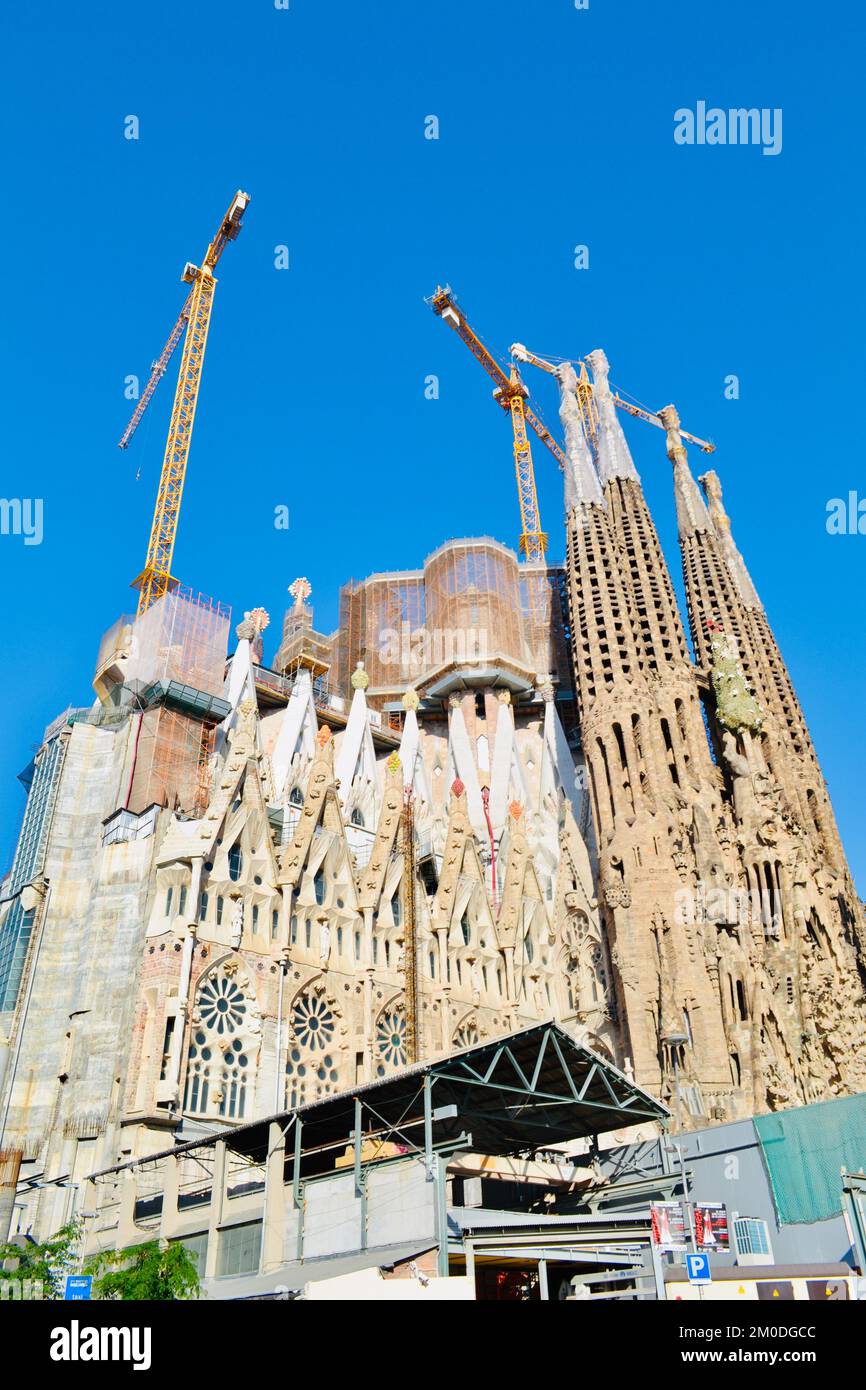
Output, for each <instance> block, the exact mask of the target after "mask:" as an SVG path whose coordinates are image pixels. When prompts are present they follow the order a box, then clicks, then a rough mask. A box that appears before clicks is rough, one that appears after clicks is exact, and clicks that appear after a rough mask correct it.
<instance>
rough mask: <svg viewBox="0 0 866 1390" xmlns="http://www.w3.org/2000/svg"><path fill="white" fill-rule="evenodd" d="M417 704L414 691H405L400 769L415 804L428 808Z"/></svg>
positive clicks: (428, 796) (427, 790)
mask: <svg viewBox="0 0 866 1390" xmlns="http://www.w3.org/2000/svg"><path fill="white" fill-rule="evenodd" d="M419 703H420V701H419V699H418V695H417V693H416V692H415V691H414V690H407V691H406V694H405V695H404V696H403V708H404V710H405V711H406V713H405V716H404V719H403V734H402V737H401V739H400V754H399V756H400V767H401V770H402V775H403V786H404V787H411V788H412V790H413V792H414V793H415V801H416V804H418V805H423V806H429V805H430V791H429V788H428V786H427V776H426V773H425V771H424V759H423V758H422V756H421V729H420V727H419V725H418V716H417V714H416V713H415V711H416V710H417V708H418V705H419Z"/></svg>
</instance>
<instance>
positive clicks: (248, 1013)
mask: <svg viewBox="0 0 866 1390" xmlns="http://www.w3.org/2000/svg"><path fill="white" fill-rule="evenodd" d="M242 980H243V977H240V978H239V977H238V972H237V969H236V968H234V969H230V970H227V969H224V968H219V969H217V970H214V971H212V972H211V973H210V974H209V975H206V976H205V978H204V980H203V981H202V983H201V984H200V985H199V988H198V991H197V994H196V1008H195V1018H196V1022H195V1023H194V1025H193V1029H192V1034H191V1037H190V1043H189V1050H188V1053H187V1071H186V1088H185V1091H184V1101H183V1106H184V1110H187V1111H189V1112H190V1113H192V1114H194V1115H210V1116H219V1117H220V1118H221V1119H225V1120H242V1119H244V1118H245V1116H246V1114H247V1112H248V1109H249V1105H248V1100H249V1088H250V1085H251V1081H252V1076H253V1069H254V1065H255V1060H256V1055H255V1054H256V1052H257V1051H258V1037H257V1035H258V1023H257V1021H256V1020H255V1019H254V1010H253V1008H252V1006H251V1004H250V1001H249V999H248V998H247V994H246V992H245V990H244V988H243V984H242Z"/></svg>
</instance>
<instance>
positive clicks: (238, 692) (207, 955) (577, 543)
mask: <svg viewBox="0 0 866 1390" xmlns="http://www.w3.org/2000/svg"><path fill="white" fill-rule="evenodd" d="M592 361H593V371H594V387H595V394H596V399H597V403H598V407H599V430H598V436H597V439H596V440H595V441H593V447H590V443H589V442H588V440H587V438H586V437H585V435H584V431H583V425H582V420H581V414H580V410H579V408H578V403H577V398H576V396H575V392H574V385H575V383H574V379H573V377H572V376H571V375H570V369H568V368H565V369H563V370H562V372H561V381H560V389H561V418H562V423H563V427H564V430H565V435H566V445H567V454H568V460H569V463H568V468H567V470H566V478H565V506H566V550H567V558H566V564H565V567H564V568H556V567H546V566H541V567H540V566H536V567H530V566H527V565H525V564H519V563H518V561H517V558H516V556H515V555H514V554H513V553H512V552H511V551H509V550H508V549H507V548H506V547H504V546H501V545H500V544H499V543H498V542H496V541H493V540H490V539H487V538H481V539H475V540H466V541H453V542H449V543H448V544H447V545H445V546H443V547H441V549H440V550H439V551H437V552H435V554H434V555H433V556H431V557H429V558H428V560H427V561H426V562H425V565H424V567H423V568H422V569H420V570H417V571H411V572H400V573H393V574H389V575H373V576H371V577H370V578H369V579H368V580H366V581H364V583H363V584H361V585H351V586H348V587H347V589H346V590H345V591H344V598H345V603H344V605H342V606H341V622H340V630H339V631H338V632H336V633H334V634H332V635H330V636H327V635H325V634H321V633H317V632H316V631H315V630H314V629H313V625H312V611H311V609H310V608H309V607H308V605H307V602H306V600H307V598H308V597H309V593H310V589H309V585H308V584H307V583H306V581H297V582H296V583H295V584H294V585H293V586H292V593H293V597H294V600H295V601H294V606H293V607H292V608H290V609H289V611H288V612H287V614H286V619H285V623H284V627H283V633H282V641H281V644H280V646H279V649H278V652H277V654H276V656H275V657H274V659H273V660H274V665H273V666H272V667H267V666H265V665H264V663H263V632H264V630H265V628H266V626H267V615H266V614H264V612H263V611H262V610H260V609H255V610H252V611H251V612H250V613H248V614H247V615H246V617H245V620H244V622H243V623H242V624H240V626H239V627H238V628H237V640H236V645H235V647H234V650H233V652H232V653H231V655H230V656H227V647H226V639H227V636H228V631H229V629H228V619H227V616H226V615H224V614H223V613H222V611H221V610H219V609H218V608H214V607H213V606H210V607H208V606H206V605H205V606H203V605H202V604H201V602H200V601H199V600H195V599H194V598H193V597H191V596H186V595H183V594H181V593H175V594H169V595H167V596H165V598H163V599H161V600H160V601H159V603H158V604H157V605H156V606H155V608H154V609H152V610H150V612H148V613H147V614H145V615H144V617H143V618H139V619H138V620H136V621H131V620H121V621H120V623H118V624H116V625H115V627H114V628H113V629H111V631H110V633H109V634H106V638H105V639H104V641H103V645H102V647H101V649H100V655H99V661H98V666H97V673H96V679H95V682H94V684H95V689H96V692H97V700H96V703H95V705H94V706H93V707H91V708H89V709H84V710H72V711H66V712H64V715H63V716H61V717H60V718H59V719H58V720H55V721H54V723H53V724H52V725H51V726H50V727H49V729H48V730H46V733H45V736H44V739H43V742H42V745H41V747H40V750H39V752H38V754H37V756H36V758H35V760H34V764H33V766H32V767H31V769H29V770H28V774H27V778H26V781H27V785H28V788H29V790H28V801H27V808H26V811H25V816H24V823H23V827H22V832H21V839H20V842H19V846H18V851H17V853H16V856H15V860H14V863H13V867H12V870H11V872H10V874H9V875H8V877H7V879H6V880H5V881H4V883H3V885H2V890H0V1009H2V1012H0V1025H2V1032H3V1035H4V1048H3V1053H2V1058H3V1063H4V1071H3V1079H2V1081H0V1106H2V1114H3V1117H4V1119H3V1139H2V1152H0V1223H2V1222H5V1223H8V1222H9V1220H10V1217H11V1214H12V1210H13V1206H15V1205H17V1208H18V1215H17V1217H16V1221H17V1228H19V1229H28V1228H29V1229H32V1230H33V1231H34V1232H36V1233H37V1234H45V1233H47V1232H49V1231H50V1230H53V1229H56V1228H57V1226H58V1225H60V1224H61V1222H62V1221H63V1220H64V1219H65V1217H66V1216H67V1215H68V1213H69V1209H70V1208H69V1202H70V1197H69V1193H70V1191H71V1190H72V1189H71V1188H70V1187H69V1186H66V1187H58V1186H46V1185H45V1182H46V1181H49V1182H50V1181H52V1180H56V1179H58V1178H65V1179H67V1180H68V1182H69V1183H71V1184H75V1183H79V1182H80V1181H81V1179H82V1178H83V1177H85V1176H86V1175H87V1174H88V1173H91V1172H93V1171H96V1170H99V1169H101V1168H104V1167H108V1166H110V1165H112V1164H115V1163H118V1162H122V1161H124V1160H125V1159H127V1158H131V1157H137V1156H140V1155H143V1154H147V1153H151V1152H158V1151H160V1150H162V1149H165V1148H166V1147H167V1146H168V1145H169V1144H170V1143H171V1142H172V1139H173V1138H176V1139H178V1140H180V1139H184V1138H190V1137H195V1136H196V1135H198V1134H201V1133H202V1131H203V1130H213V1129H218V1128H220V1127H222V1126H229V1125H235V1124H238V1123H241V1122H243V1121H245V1120H250V1119H254V1118H258V1117H261V1116H264V1115H268V1114H272V1113H275V1112H278V1111H282V1110H284V1109H286V1108H292V1107H295V1106H298V1105H302V1104H305V1103H308V1102H310V1101H313V1100H316V1099H318V1098H321V1097H323V1096H328V1095H331V1094H334V1093H336V1092H338V1091H348V1090H351V1088H352V1087H353V1086H355V1085H357V1084H358V1083H363V1082H367V1081H371V1080H375V1079H376V1078H377V1077H380V1076H383V1075H386V1074H388V1073H389V1072H392V1071H394V1070H396V1069H399V1068H402V1067H405V1066H407V1065H410V1064H411V1063H412V1062H413V1061H415V1060H418V1059H424V1058H430V1057H433V1056H436V1055H441V1054H442V1053H445V1052H448V1051H450V1050H453V1049H458V1048H461V1047H465V1046H468V1045H470V1044H472V1043H473V1042H476V1041H478V1040H482V1039H487V1038H492V1037H496V1036H499V1035H502V1034H505V1033H508V1032H511V1031H514V1030H515V1029H518V1028H520V1027H522V1026H525V1025H528V1024H531V1023H533V1022H536V1021H538V1020H541V1019H546V1018H551V1017H553V1018H556V1019H557V1020H560V1021H561V1022H562V1023H563V1024H564V1025H565V1026H566V1027H568V1028H569V1029H571V1030H572V1031H573V1032H574V1033H575V1034H576V1035H577V1036H578V1037H580V1038H581V1039H582V1040H584V1041H586V1042H587V1043H588V1044H589V1046H591V1047H592V1048H594V1049H595V1050H596V1051H598V1052H599V1053H601V1054H602V1055H604V1056H605V1057H606V1058H607V1059H609V1060H611V1061H612V1062H614V1063H615V1064H616V1065H618V1066H620V1067H621V1068H622V1069H623V1070H625V1071H627V1072H629V1073H630V1074H632V1075H633V1076H634V1078H635V1080H636V1081H637V1082H638V1084H640V1085H641V1086H643V1087H645V1088H646V1089H648V1090H650V1091H652V1092H653V1093H655V1094H657V1095H660V1096H661V1097H662V1098H663V1099H664V1100H665V1101H666V1102H667V1103H668V1104H669V1106H670V1107H671V1109H672V1111H673V1114H674V1122H675V1124H676V1125H678V1126H681V1127H687V1126H689V1125H705V1124H706V1123H707V1122H708V1121H712V1120H714V1119H715V1120H719V1121H721V1120H726V1119H732V1118H736V1117H740V1116H745V1115H749V1114H752V1113H755V1112H759V1111H764V1110H768V1109H774V1108H779V1107H783V1106H785V1105H791V1104H797V1103H801V1102H804V1101H807V1100H813V1099H818V1098H824V1097H829V1096H833V1095H839V1094H846V1093H850V1092H852V1091H855V1090H858V1089H862V1088H864V1086H866V994H864V983H863V981H864V973H863V972H864V956H863V952H864V945H866V940H864V933H863V918H862V909H861V906H860V904H859V902H858V899H857V897H856V894H855V891H854V886H853V883H852V881H851V877H850V874H849V872H848V870H847V867H846V863H845V858H844V853H843V850H842V846H841V843H840V840H839V835H838V832H837V830H836V826H835V822H834V818H833V812H832V808H831V806H830V802H829V798H828V795H827V791H826V787H825V784H824V781H823V778H822V775H821V771H820V768H819V765H818V762H817V759H816V756H815V752H814V750H813V747H812V744H811V740H810V737H809V731H808V728H807V725H806V722H805V719H804V716H803V713H802V711H801V709H800V706H799V704H798V701H797V697H796V694H795V692H794V689H793V686H792V684H791V680H790V677H789V676H788V673H787V670H786V668H785V665H784V662H783V660H782V657H781V654H780V652H779V650H778V648H777V646H776V643H775V640H774V638H773V634H772V631H771V629H770V627H769V624H768V622H767V618H766V615H765V613H764V610H763V608H762V606H761V603H760V601H759V599H758V596H757V593H756V591H755V588H754V586H753V584H752V582H751V580H750V578H749V575H748V572H747V570H746V567H745V564H744V562H743V560H742V557H741V556H740V554H739V552H738V550H737V548H736V545H735V544H734V541H733V538H732V534H731V528H730V523H729V520H728V517H727V515H726V513H725V511H724V506H723V502H722V492H721V487H720V485H719V481H718V479H717V477H716V475H715V474H714V473H708V474H707V475H706V476H705V477H704V478H703V479H702V480H701V481H702V484H703V493H701V491H700V490H699V488H698V486H697V484H696V483H695V481H694V479H693V477H692V474H691V472H690V470H689V464H688V460H687V457H686V452H685V449H684V447H683V443H682V440H681V437H680V435H679V433H678V420H677V416H676V412H675V411H674V409H673V407H668V409H667V410H666V412H664V413H663V418H664V420H665V425H666V428H667V444H668V453H669V457H670V459H671V462H672V464H673V469H674V486H675V494H676V507H677V516H678V521H679V531H680V541H681V546H682V555H683V566H684V576H685V586H686V598H687V605H688V618H689V625H690V629H691V642H692V650H693V652H694V657H692V655H691V654H690V650H689V646H688V644H687V640H686V635H685V630H684V626H683V622H682V619H681V617H680V614H679V611H678V607H677V602H676V598H675V595H674V590H673V586H672V584H671V580H670V575H669V572H668V569H667V566H666V562H665V559H664V556H663V554H662V551H661V547H660V544H659V540H658V536H657V534H656V530H655V527H654V525H653V521H652V518H651V516H650V514H649V511H648V508H647V505H646V502H645V499H644V496H643V492H642V490H641V485H640V480H639V478H638V475H637V472H636V470H635V467H634V464H633V462H632V459H631V456H630V454H629V450H628V447H627V444H626V441H625V438H624V436H623V434H622V431H621V429H620V427H619V424H618V421H617V419H616V417H615V412H614V407H613V402H612V399H611V396H610V391H609V388H608V386H607V363H606V360H605V358H604V356H603V354H601V353H596V354H594V355H593V359H592ZM420 639H423V640H420ZM2 1234H4V1235H5V1229H4V1231H3V1232H2Z"/></svg>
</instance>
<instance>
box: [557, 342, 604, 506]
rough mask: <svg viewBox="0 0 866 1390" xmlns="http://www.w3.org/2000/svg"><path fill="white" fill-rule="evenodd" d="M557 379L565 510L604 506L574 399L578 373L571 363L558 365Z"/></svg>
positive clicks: (578, 408) (580, 416)
mask: <svg viewBox="0 0 866 1390" xmlns="http://www.w3.org/2000/svg"><path fill="white" fill-rule="evenodd" d="M556 377H557V380H558V382H559V418H560V420H561V421H562V428H563V431H564V433H565V452H566V455H567V458H568V462H567V464H566V466H565V470H564V472H565V512H566V516H567V515H568V514H569V512H571V511H572V509H573V508H574V507H579V506H580V505H581V504H582V503H585V502H596V503H600V504H601V505H602V506H603V505H604V496H603V493H602V490H601V484H600V483H599V480H598V474H597V473H596V471H595V464H594V463H593V461H592V453H591V451H590V447H589V444H588V443H587V439H586V435H585V434H584V430H583V417H582V415H581V413H580V406H579V405H578V401H577V373H576V372H575V370H574V368H573V367H572V365H571V363H570V362H563V364H562V366H561V367H559V368H557V372H556Z"/></svg>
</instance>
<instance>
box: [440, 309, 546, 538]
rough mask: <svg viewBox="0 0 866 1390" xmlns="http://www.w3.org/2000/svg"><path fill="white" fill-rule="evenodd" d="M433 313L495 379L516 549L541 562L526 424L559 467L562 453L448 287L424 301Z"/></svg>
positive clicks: (525, 393)
mask: <svg viewBox="0 0 866 1390" xmlns="http://www.w3.org/2000/svg"><path fill="white" fill-rule="evenodd" d="M427 302H428V304H429V305H430V307H431V308H432V310H433V312H434V314H437V315H438V316H439V317H440V318H441V319H443V320H444V322H445V323H447V324H448V325H449V327H450V328H453V329H454V331H455V333H456V334H457V336H458V337H459V338H461V339H462V340H463V342H464V343H465V344H466V346H467V347H468V348H469V351H470V352H471V353H472V355H473V357H475V359H476V360H477V361H478V362H480V363H481V365H482V367H483V368H484V370H485V371H486V372H487V374H488V376H489V377H491V378H492V380H493V381H494V382H495V389H494V392H493V395H494V399H495V400H496V401H497V403H498V404H499V405H500V406H501V407H502V409H503V410H506V411H508V414H509V415H510V417H511V430H512V435H513V438H514V471H515V475H516V477H517V494H518V497H519V499H520V523H521V534H520V549H521V551H522V553H523V555H524V558H525V559H526V560H527V561H529V562H536V563H542V564H543V563H544V556H545V552H546V550H547V535H546V533H545V532H544V531H543V530H542V529H541V518H540V516H539V512H538V495H537V492H536V487H535V466H534V464H533V461H532V449H531V446H530V443H529V435H528V434H527V430H526V427H527V425H529V427H530V429H532V430H533V431H534V433H535V434H536V435H537V436H538V438H539V439H540V440H541V441H542V443H543V444H545V445H546V447H547V448H548V449H549V450H550V452H551V453H552V454H553V456H554V458H555V459H556V461H557V462H558V464H559V466H560V467H563V466H564V464H565V455H564V453H563V452H562V450H561V449H560V447H559V445H558V444H557V443H556V440H555V439H554V438H553V436H552V434H551V433H550V431H549V430H548V429H547V428H546V426H545V425H543V424H542V423H541V421H540V420H539V419H538V417H537V416H536V415H535V413H534V412H533V411H532V410H531V409H530V407H529V405H528V404H527V400H528V397H529V392H528V391H527V389H526V387H525V386H524V384H523V382H522V381H521V379H520V374H519V372H518V371H517V368H516V367H515V366H514V365H513V364H512V367H511V371H510V372H509V373H506V372H505V371H504V369H503V368H502V367H501V366H500V365H499V363H498V362H497V361H496V358H495V357H494V356H493V354H492V353H491V352H489V351H488V349H487V348H486V347H485V346H484V344H483V343H482V341H481V339H480V338H479V337H478V335H477V333H475V332H474V330H473V329H472V328H470V326H469V324H468V323H467V321H466V318H465V316H464V315H463V314H462V312H461V311H460V310H459V309H458V307H457V304H456V301H455V300H454V296H453V295H452V293H451V290H450V289H449V288H448V286H447V285H446V286H445V288H444V289H443V288H441V287H439V288H437V290H436V292H435V294H433V295H431V296H430V299H429V300H428V301H427Z"/></svg>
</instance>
